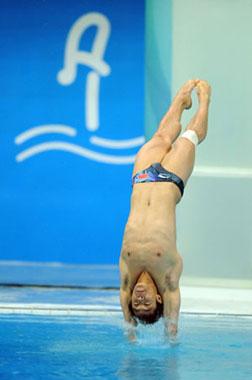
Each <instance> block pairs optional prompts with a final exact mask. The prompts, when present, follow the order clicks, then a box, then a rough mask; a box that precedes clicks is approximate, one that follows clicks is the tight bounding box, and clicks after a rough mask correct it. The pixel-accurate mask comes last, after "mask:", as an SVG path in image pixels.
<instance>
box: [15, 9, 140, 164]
mask: <svg viewBox="0 0 252 380" xmlns="http://www.w3.org/2000/svg"><path fill="white" fill-rule="evenodd" d="M93 27H95V28H96V33H95V37H94V40H93V43H92V48H91V50H90V51H85V50H80V49H79V46H80V40H81V38H82V37H83V36H84V35H85V32H86V31H87V30H88V29H89V28H93ZM110 33H111V24H110V21H109V19H108V18H107V17H106V16H104V15H103V14H101V13H97V12H91V13H87V14H85V15H83V16H81V17H80V18H78V19H77V21H76V22H75V23H74V24H73V25H72V27H71V28H70V30H69V33H68V36H67V39H66V44H65V54H64V57H65V58H64V64H63V68H62V69H61V70H60V71H59V72H58V74H57V81H58V83H59V84H60V85H61V86H69V85H71V84H73V83H74V82H75V80H76V76H77V68H78V67H79V66H81V65H82V66H85V67H88V68H89V69H90V71H89V73H88V74H87V77H86V80H85V86H84V88H85V89H84V93H85V107H84V108H85V109H84V115H85V117H84V126H85V128H86V129H87V130H88V131H90V132H92V135H91V137H90V139H89V144H91V145H93V146H94V150H93V149H88V148H86V147H84V146H82V145H79V144H76V142H75V141H74V138H75V137H76V136H77V130H76V129H75V128H73V127H71V126H69V125H65V124H62V123H57V124H50V123H49V124H46V125H38V126H35V127H32V128H30V129H27V130H26V131H24V132H23V133H21V134H19V135H18V136H16V138H15V144H16V145H18V146H21V145H22V144H23V143H25V142H30V141H31V140H32V141H33V139H34V138H36V137H38V136H41V135H50V134H51V135H52V134H58V135H63V136H64V138H66V137H68V138H69V141H68V142H67V141H65V140H64V141H61V140H57V141H55V140H53V141H47V142H44V143H38V144H36V143H35V145H33V146H30V147H29V148H25V149H24V150H23V151H21V152H20V153H19V154H17V156H16V161H17V162H18V163H19V162H22V161H24V160H27V159H29V158H31V157H33V156H35V155H38V154H40V153H42V152H46V151H52V150H61V151H65V152H69V153H72V154H75V155H79V156H82V157H85V158H87V159H90V160H94V161H98V162H103V163H107V164H130V163H132V162H134V159H135V154H133V153H131V154H130V155H128V153H127V154H125V153H124V154H123V153H121V154H120V155H118V154H115V151H117V152H118V151H119V152H120V151H123V150H125V149H133V148H136V147H139V146H140V145H142V144H143V143H144V141H145V139H144V136H138V137H134V138H131V139H127V140H115V139H107V138H103V137H101V136H97V135H94V134H93V132H96V131H98V129H99V126H100V118H99V109H100V107H99V93H100V82H101V79H102V78H103V77H108V76H109V75H110V73H111V67H110V66H109V64H108V63H107V62H105V61H104V58H103V57H104V54H105V50H106V47H107V44H108V41H109V37H110ZM99 147H100V148H102V149H104V148H106V149H110V150H111V153H110V154H107V153H101V152H99V151H97V148H98V149H99Z"/></svg>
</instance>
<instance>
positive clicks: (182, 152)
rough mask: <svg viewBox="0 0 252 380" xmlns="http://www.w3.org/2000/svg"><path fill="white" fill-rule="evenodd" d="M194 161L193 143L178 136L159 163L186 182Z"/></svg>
mask: <svg viewBox="0 0 252 380" xmlns="http://www.w3.org/2000/svg"><path fill="white" fill-rule="evenodd" d="M194 161H195V146H194V144H193V143H192V142H191V141H189V140H187V139H185V138H181V137H179V138H178V139H177V140H176V142H175V144H174V145H173V147H172V149H171V150H170V152H168V153H167V154H166V155H165V156H164V158H163V160H162V162H161V165H162V166H163V167H164V168H165V169H166V170H169V171H171V172H173V173H174V174H176V175H177V176H179V177H180V178H181V179H182V180H183V182H184V183H186V182H187V180H188V178H189V177H190V175H191V173H192V171H193V167H194Z"/></svg>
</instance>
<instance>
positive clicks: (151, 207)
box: [121, 183, 178, 290]
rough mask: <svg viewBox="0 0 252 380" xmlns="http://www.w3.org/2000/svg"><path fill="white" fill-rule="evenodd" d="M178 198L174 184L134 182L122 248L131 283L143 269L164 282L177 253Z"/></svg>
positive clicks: (159, 283)
mask: <svg viewBox="0 0 252 380" xmlns="http://www.w3.org/2000/svg"><path fill="white" fill-rule="evenodd" d="M177 202H178V192H177V188H176V186H175V185H174V184H170V183H146V184H137V185H135V186H134V189H133V193H132V198H131V210H130V215H129V218H128V222H127V225H126V228H125V233H124V239H123V246H122V252H121V255H122V258H123V259H124V260H125V262H126V263H127V267H128V271H129V276H130V278H129V280H130V283H131V286H134V284H135V282H136V281H137V278H138V277H139V275H140V274H141V273H142V272H143V271H146V272H148V273H149V274H150V275H151V276H152V277H153V279H154V280H155V281H156V284H157V285H158V287H160V286H161V287H162V286H163V285H162V284H164V282H165V278H166V277H167V275H168V274H169V272H170V270H171V268H172V267H173V264H174V262H175V259H176V255H177V249H176V221H175V208H176V203H177ZM160 290H161V289H160Z"/></svg>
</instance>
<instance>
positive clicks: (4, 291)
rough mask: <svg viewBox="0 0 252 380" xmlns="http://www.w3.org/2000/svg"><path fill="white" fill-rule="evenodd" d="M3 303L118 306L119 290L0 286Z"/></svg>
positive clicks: (0, 299) (1, 301)
mask: <svg viewBox="0 0 252 380" xmlns="http://www.w3.org/2000/svg"><path fill="white" fill-rule="evenodd" d="M3 303H13V304H18V303H20V304H54V305H55V306H56V305H57V304H64V305H82V306H85V305H98V306H101V307H103V306H104V308H106V306H108V305H110V306H115V307H119V291H118V290H87V289H60V288H43V287H41V288H38V287H35V288H34V287H9V286H0V308H1V304H3Z"/></svg>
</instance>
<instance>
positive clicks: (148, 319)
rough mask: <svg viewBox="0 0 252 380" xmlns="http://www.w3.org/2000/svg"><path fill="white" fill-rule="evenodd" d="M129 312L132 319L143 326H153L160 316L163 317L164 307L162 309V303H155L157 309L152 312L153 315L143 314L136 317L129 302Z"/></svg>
mask: <svg viewBox="0 0 252 380" xmlns="http://www.w3.org/2000/svg"><path fill="white" fill-rule="evenodd" d="M129 311H130V313H131V315H132V316H133V318H134V319H135V320H136V321H138V322H140V323H142V324H144V325H150V324H153V323H155V322H157V321H158V320H159V319H160V318H161V317H162V316H163V312H164V307H163V303H159V302H157V307H156V309H155V310H154V312H153V313H151V314H143V315H136V314H135V313H134V310H133V308H132V303H131V302H130V304H129Z"/></svg>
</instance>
